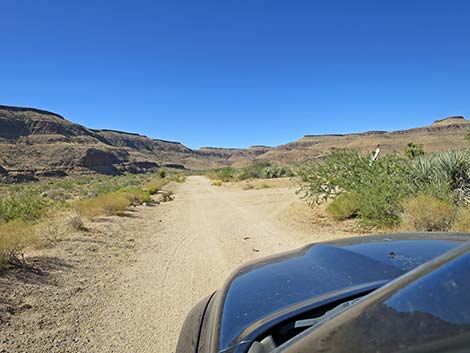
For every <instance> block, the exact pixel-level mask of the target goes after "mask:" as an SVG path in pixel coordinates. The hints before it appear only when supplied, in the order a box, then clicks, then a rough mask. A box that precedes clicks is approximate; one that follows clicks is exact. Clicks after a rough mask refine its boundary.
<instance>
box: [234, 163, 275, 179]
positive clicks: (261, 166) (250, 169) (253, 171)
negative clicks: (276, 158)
mask: <svg viewBox="0 0 470 353" xmlns="http://www.w3.org/2000/svg"><path fill="white" fill-rule="evenodd" d="M269 166H270V163H267V162H261V163H255V164H253V165H250V166H247V167H244V168H242V169H241V170H240V173H239V175H238V179H239V180H246V179H264V178H266V174H265V171H266V168H268V167H269Z"/></svg>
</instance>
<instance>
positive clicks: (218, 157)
mask: <svg viewBox="0 0 470 353" xmlns="http://www.w3.org/2000/svg"><path fill="white" fill-rule="evenodd" d="M468 133H470V121H469V120H466V119H465V118H463V117H449V118H446V119H442V120H438V121H436V122H434V124H432V125H430V126H425V127H419V128H413V129H408V130H400V131H392V132H386V131H368V132H363V133H356V134H331V135H305V136H304V137H303V138H301V139H300V140H298V141H294V142H290V143H287V144H284V145H281V146H277V147H267V146H259V145H258V146H252V147H250V148H247V149H240V148H219V147H204V148H201V149H199V150H193V149H191V148H189V147H187V146H185V145H183V144H182V143H180V142H174V141H165V140H160V139H152V138H149V137H147V136H143V135H139V134H135V133H129V132H122V131H116V130H111V129H90V128H87V127H85V126H82V125H79V124H75V123H72V122H70V121H68V120H66V119H65V118H64V117H62V116H61V115H59V114H56V113H53V112H49V111H46V110H42V109H36V108H26V107H12V106H5V105H0V178H3V179H6V180H9V181H12V182H15V181H24V180H34V179H35V178H37V177H42V176H50V177H51V176H56V177H60V176H65V175H68V174H86V173H101V174H111V175H115V174H120V173H123V172H130V173H143V172H152V171H155V170H157V169H158V168H159V167H161V166H167V167H171V168H180V169H206V168H214V167H221V166H227V165H233V166H243V165H248V164H251V163H253V162H272V163H282V164H285V163H294V162H298V161H304V160H309V159H314V158H318V157H321V156H323V155H324V154H325V153H327V152H328V151H331V150H332V149H335V148H352V149H356V150H358V151H362V152H370V151H371V150H373V149H375V148H376V146H377V145H378V144H380V145H381V149H382V151H383V152H384V153H390V152H402V151H403V150H404V149H405V148H406V145H407V143H408V142H414V143H422V144H423V145H424V148H425V150H426V151H428V152H430V151H436V150H444V149H451V148H459V147H462V146H464V145H465V144H467V143H468V142H467V141H466V140H465V139H464V136H465V135H466V134H468Z"/></svg>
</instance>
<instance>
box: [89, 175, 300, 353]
mask: <svg viewBox="0 0 470 353" xmlns="http://www.w3.org/2000/svg"><path fill="white" fill-rule="evenodd" d="M246 193H247V191H243V190H233V189H228V188H223V187H222V188H217V187H214V186H211V184H210V181H209V180H208V179H206V178H204V177H189V178H188V180H187V182H186V183H184V184H181V185H178V187H177V190H176V195H177V197H176V200H175V201H173V202H169V203H165V204H161V205H159V206H158V207H153V208H149V210H148V211H145V214H144V215H142V217H143V219H141V220H139V222H140V224H139V232H140V233H141V234H140V235H141V238H142V242H143V247H142V250H141V251H140V252H139V254H138V256H137V258H136V259H135V260H136V261H135V262H134V263H132V265H131V266H129V267H128V268H125V269H124V270H123V272H122V275H121V276H120V277H119V278H118V283H117V284H116V285H115V286H114V288H115V289H114V290H113V291H112V293H110V295H109V297H108V298H105V300H104V301H103V305H104V307H103V308H100V309H99V310H97V312H96V315H95V316H94V318H93V320H91V321H90V322H88V323H86V324H85V325H84V331H86V335H87V340H88V341H89V345H90V347H87V351H88V352H142V353H150V352H152V353H154V352H162V353H170V352H174V350H175V346H176V341H177V337H178V333H179V330H180V327H181V325H182V323H183V320H184V318H185V316H186V313H187V312H188V311H189V310H190V309H191V307H192V306H193V305H194V304H195V303H196V302H197V301H198V300H199V299H201V298H202V297H204V296H206V295H208V294H210V293H211V292H213V291H214V290H216V289H217V288H219V287H220V286H221V284H222V283H223V281H224V280H225V278H226V277H227V276H228V275H229V274H230V272H232V271H233V270H234V269H235V268H236V267H237V266H238V265H240V264H242V263H244V262H246V261H248V260H252V259H254V258H257V257H261V256H266V255H271V254H273V253H276V252H280V251H285V250H290V249H293V248H296V247H299V246H302V245H303V244H304V243H305V238H302V237H298V236H296V235H295V234H290V232H289V231H288V230H287V229H281V228H280V227H278V226H277V225H275V224H274V223H272V221H271V220H270V219H269V218H268V217H267V215H266V214H265V213H264V212H263V208H262V207H260V206H262V202H261V204H259V205H257V202H256V200H257V197H256V195H257V194H256V193H257V191H250V193H251V195H252V197H251V198H248V199H247V198H246V195H247V194H246ZM289 202H291V200H290V199H288V200H286V204H288V203H289ZM253 203H254V204H255V205H254V206H253ZM129 222H132V220H129ZM123 231H126V230H125V229H123ZM293 233H294V232H293Z"/></svg>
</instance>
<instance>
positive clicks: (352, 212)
mask: <svg viewBox="0 0 470 353" xmlns="http://www.w3.org/2000/svg"><path fill="white" fill-rule="evenodd" d="M360 201H361V199H360V196H359V194H356V193H346V194H340V195H338V196H337V197H335V199H334V200H333V202H331V203H330V204H329V205H328V207H327V208H326V211H327V212H328V214H329V215H330V216H332V217H333V218H334V219H337V220H345V219H349V218H354V217H356V216H357V215H358V212H359V209H360Z"/></svg>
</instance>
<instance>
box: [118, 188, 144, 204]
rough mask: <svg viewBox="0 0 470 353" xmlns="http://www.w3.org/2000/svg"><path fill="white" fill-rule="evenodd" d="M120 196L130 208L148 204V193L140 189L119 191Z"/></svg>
mask: <svg viewBox="0 0 470 353" xmlns="http://www.w3.org/2000/svg"><path fill="white" fill-rule="evenodd" d="M120 192H121V193H122V195H123V196H124V197H125V198H126V199H127V200H128V201H129V205H130V206H137V205H141V204H143V203H144V202H150V192H148V191H144V190H142V189H138V188H135V189H131V190H121V191H120Z"/></svg>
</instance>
